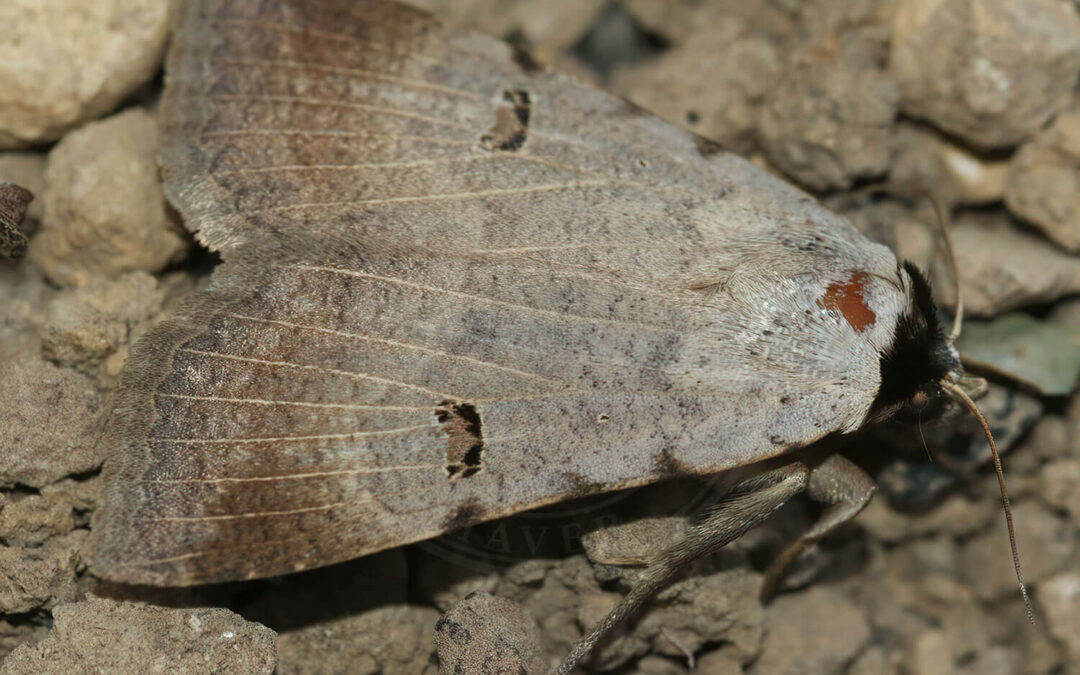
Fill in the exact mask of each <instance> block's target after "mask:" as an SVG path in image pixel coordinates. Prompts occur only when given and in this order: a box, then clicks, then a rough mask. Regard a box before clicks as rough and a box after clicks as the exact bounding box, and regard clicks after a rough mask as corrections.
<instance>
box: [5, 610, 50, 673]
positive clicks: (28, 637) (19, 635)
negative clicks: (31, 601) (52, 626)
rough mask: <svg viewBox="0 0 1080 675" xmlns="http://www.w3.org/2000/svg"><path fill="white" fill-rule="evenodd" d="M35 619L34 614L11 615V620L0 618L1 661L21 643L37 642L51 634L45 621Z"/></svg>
mask: <svg viewBox="0 0 1080 675" xmlns="http://www.w3.org/2000/svg"><path fill="white" fill-rule="evenodd" d="M35 619H36V617H34V615H33V614H29V615H23V616H19V617H11V620H10V621H9V620H6V619H0V663H2V662H3V660H4V658H5V657H6V656H7V655H8V654H10V653H11V651H12V650H13V649H15V648H16V647H18V646H19V645H21V644H23V643H32V642H37V641H38V640H42V639H44V638H45V636H47V635H48V634H49V627H48V626H46V625H45V622H44V621H41V620H35ZM0 667H2V666H0Z"/></svg>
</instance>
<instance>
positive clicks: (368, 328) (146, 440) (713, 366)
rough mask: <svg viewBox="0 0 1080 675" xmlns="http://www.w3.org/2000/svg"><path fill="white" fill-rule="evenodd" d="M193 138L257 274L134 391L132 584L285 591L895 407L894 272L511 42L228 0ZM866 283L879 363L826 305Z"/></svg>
mask: <svg viewBox="0 0 1080 675" xmlns="http://www.w3.org/2000/svg"><path fill="white" fill-rule="evenodd" d="M162 119H163V126H164V149H163V153H162V160H163V171H164V173H165V177H166V191H167V193H168V195H169V197H170V199H171V200H172V202H173V203H174V205H175V206H176V207H177V208H178V209H179V210H180V212H181V213H182V215H183V216H184V218H185V221H186V223H187V224H188V226H189V227H191V228H192V229H193V230H195V231H196V232H197V234H198V236H199V237H200V238H201V240H202V241H204V242H205V243H206V244H208V245H209V246H210V247H212V248H214V249H218V250H220V251H221V252H222V255H223V257H224V259H225V264H224V265H222V267H221V268H220V269H219V270H218V271H217V272H216V273H215V275H214V278H213V282H212V285H211V288H209V289H208V290H207V291H205V292H203V293H201V294H199V295H198V296H197V297H195V298H193V299H192V300H190V301H189V302H188V303H187V304H186V305H184V307H183V308H181V309H180V310H179V311H178V313H177V314H176V315H175V316H174V317H172V318H171V319H169V320H167V321H165V322H164V323H163V324H162V325H160V326H159V327H158V328H156V329H155V330H154V331H153V332H152V333H151V334H150V335H149V336H148V337H147V338H146V339H144V340H143V341H142V342H140V344H139V345H138V346H137V348H136V349H135V350H134V352H133V355H132V357H131V360H130V362H129V364H128V367H127V370H126V373H125V376H124V378H123V382H122V386H121V389H120V391H119V393H118V394H117V400H116V404H115V409H114V413H113V416H112V422H111V426H110V431H109V434H108V440H107V442H108V443H109V445H110V447H109V452H110V456H109V459H108V462H107V466H106V472H107V474H108V477H107V484H108V487H107V494H106V499H105V504H104V506H103V508H102V509H101V511H100V512H99V515H98V521H97V523H96V524H95V528H94V537H95V541H94V557H93V561H92V564H93V566H94V569H95V571H96V572H97V573H99V574H101V575H103V576H106V577H109V578H113V579H117V580H122V581H129V582H140V583H154V584H189V583H200V582H206V581H218V580H227V579H237V578H250V577H256V576H266V575H271V574H279V573H283V572H289V571H293V570H296V569H303V568H305V567H313V566H318V565H324V564H328V563H332V562H336V561H340V560H345V559H348V558H352V557H356V556H359V555H363V554H365V553H370V552H374V551H378V550H381V549H384V548H389V547H393V546H398V545H402V544H405V543H408V542H412V541H416V540H420V539H424V538H427V537H431V536H435V535H437V534H439V533H441V532H444V531H446V530H447V529H451V528H453V527H456V526H458V525H461V524H464V523H467V522H474V521H478V520H484V519H490V518H494V517H498V516H500V515H505V514H509V513H513V512H515V511H520V510H523V509H527V508H532V507H535V506H539V505H542V504H546V503H551V502H554V501H557V500H560V499H564V498H566V497H568V496H572V495H580V494H586V493H590V492H597V491H603V490H611V489H616V488H619V487H624V486H628V485H634V484H641V483H645V482H649V481H653V480H657V479H659V478H662V477H663V476H665V475H668V474H670V473H671V472H672V471H682V472H705V471H716V470H719V469H722V468H725V467H730V466H734V465H738V464H743V463H747V462H750V461H754V460H756V459H760V458H764V457H767V456H770V455H773V454H776V453H778V452H782V451H783V450H784V449H786V448H790V447H792V446H795V445H800V444H803V443H806V442H809V441H811V440H813V439H815V438H818V437H820V436H822V435H824V434H825V433H828V432H830V431H834V430H846V429H850V428H853V427H855V426H858V424H859V423H861V421H862V419H863V417H864V416H865V414H866V410H867V408H868V407H869V404H870V399H871V398H872V395H873V392H874V391H875V390H876V387H877V379H876V378H877V360H876V352H875V351H874V350H875V348H876V346H877V345H878V344H879V343H880V342H881V341H882V340H883V339H884V337H883V336H885V335H886V334H887V333H888V332H889V331H890V330H891V323H892V322H894V321H895V314H896V311H897V310H898V308H899V306H898V305H897V302H896V298H895V297H894V296H896V295H897V292H896V291H895V290H893V289H892V286H893V285H896V284H898V283H900V281H899V280H897V281H895V282H893V281H889V279H890V278H891V277H890V275H892V276H895V274H896V262H895V259H893V257H892V255H891V254H890V253H888V251H886V250H885V249H882V248H881V247H876V246H874V245H871V244H869V243H868V242H866V241H865V240H863V239H862V238H861V237H860V236H859V235H857V234H856V233H855V232H854V231H853V230H851V229H850V228H849V227H848V226H847V225H845V224H843V223H841V222H839V221H837V220H835V219H834V217H833V216H831V215H829V214H828V213H827V212H826V211H824V210H823V209H821V208H820V207H819V206H817V205H816V204H815V203H813V202H812V200H810V199H809V198H807V197H806V196H805V195H803V194H801V193H799V192H797V191H795V190H793V189H792V188H789V187H787V186H785V185H783V184H782V183H780V182H778V181H776V180H774V179H772V178H769V177H768V176H766V175H764V174H762V173H761V172H758V171H756V170H754V169H753V168H752V167H750V166H749V165H748V164H746V163H744V162H742V161H741V160H739V159H738V158H736V157H733V156H731V155H728V154H725V153H720V152H718V151H717V150H716V149H715V148H714V147H712V146H710V145H708V144H706V143H703V142H700V141H698V140H697V139H695V138H693V137H692V136H690V135H688V134H686V133H684V132H681V131H679V130H677V129H674V128H672V127H670V126H667V125H665V124H663V123H661V122H659V121H657V120H655V119H654V118H652V117H650V116H648V115H644V114H642V113H641V112H639V111H637V110H635V109H634V108H632V107H631V106H629V105H628V104H626V103H624V102H621V101H619V100H617V99H614V98H611V97H608V96H606V95H604V94H601V93H599V92H597V91H595V90H592V89H590V88H588V87H586V86H584V85H581V84H578V83H576V82H574V81H572V80H570V79H567V78H564V77H561V76H558V75H555V74H551V73H549V72H547V71H544V70H540V69H537V68H535V66H534V65H533V64H532V63H531V62H530V61H528V60H527V59H523V58H516V55H515V53H514V52H513V51H512V50H511V48H509V47H507V46H505V45H503V44H501V43H499V42H497V41H495V40H492V39H490V38H485V37H483V36H477V35H474V34H469V33H456V32H453V31H449V30H446V29H444V28H442V27H441V26H440V25H439V24H438V23H437V22H436V21H435V20H434V19H432V18H430V17H428V16H427V15H425V14H422V13H420V12H416V11H414V10H411V9H408V8H404V7H402V6H399V5H396V4H392V3H387V2H376V1H373V0H360V1H356V2H344V1H332V0H320V1H316V0H276V1H273V2H269V1H266V2H260V1H257V0H234V1H231V2H230V1H221V2H211V1H210V0H194V1H191V2H188V3H187V4H186V6H185V8H184V10H183V18H182V22H181V25H180V28H179V31H178V34H177V36H176V39H175V41H174V45H173V48H172V52H171V55H170V58H169V63H168V74H167V91H166V96H165V100H164V101H163V104H162ZM852 269H856V270H865V271H867V272H869V273H871V274H872V275H874V278H875V279H884V280H885V281H883V282H880V286H881V288H877V289H876V290H874V289H871V290H873V292H872V293H870V296H872V299H873V302H872V306H873V308H874V316H875V317H876V323H875V324H874V325H873V326H871V328H870V329H868V330H866V331H865V332H863V333H860V335H859V336H857V339H856V336H855V335H854V334H853V333H851V331H852V328H851V326H848V325H847V324H845V323H844V322H843V321H842V319H841V318H839V317H838V316H837V313H836V312H833V311H830V310H828V309H827V308H826V307H824V306H823V305H822V304H821V300H820V299H821V297H822V293H824V289H825V288H827V287H828V284H829V283H836V281H837V279H842V278H846V275H848V274H849V273H848V270H852ZM703 288H707V289H711V290H708V291H703V290H702V289H703ZM838 392H842V393H844V394H846V396H839V397H838V396H836V394H837V393H838ZM838 402H839V403H838Z"/></svg>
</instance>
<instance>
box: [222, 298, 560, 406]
mask: <svg viewBox="0 0 1080 675" xmlns="http://www.w3.org/2000/svg"><path fill="white" fill-rule="evenodd" d="M228 316H230V317H232V318H235V319H242V320H245V321H254V322H256V323H265V324H270V325H273V326H283V327H285V328H295V329H298V330H310V331H314V332H318V333H324V334H326V335H334V336H337V337H343V338H347V339H350V340H360V341H363V342H374V343H378V344H383V345H387V346H389V347H400V348H401V349H409V350H413V351H418V352H423V353H425V354H431V355H434V356H441V357H444V358H448V359H457V360H459V361H465V362H467V363H471V364H474V365H477V366H482V367H485V368H492V369H495V370H502V371H505V372H508V373H512V374H514V375H520V376H522V377H527V378H530V379H534V380H540V381H542V382H547V383H549V384H558V385H561V386H563V387H567V385H566V383H565V382H562V381H559V380H555V379H552V378H550V377H544V376H543V375H539V374H537V373H532V372H529V371H526V370H519V369H517V368H511V367H510V366H503V365H500V364H498V363H492V362H490V361H484V360H482V359H477V358H473V357H471V356H465V355H463V354H454V353H452V352H448V351H444V350H441V349H432V348H430V347H423V346H421V345H414V344H409V343H407V342H398V341H397V340H388V339H385V338H376V337H371V336H369V335H360V334H357V333H345V332H342V331H338V330H333V329H330V328H323V327H321V326H311V325H307V324H301V323H293V322H291V321H280V320H276V319H260V318H258V317H254V316H245V315H243V314H228ZM567 388H569V387H567Z"/></svg>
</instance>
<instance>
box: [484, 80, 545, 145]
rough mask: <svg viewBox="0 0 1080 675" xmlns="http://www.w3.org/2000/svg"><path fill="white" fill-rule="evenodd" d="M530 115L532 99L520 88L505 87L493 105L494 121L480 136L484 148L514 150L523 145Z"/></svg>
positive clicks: (526, 137) (526, 136)
mask: <svg viewBox="0 0 1080 675" xmlns="http://www.w3.org/2000/svg"><path fill="white" fill-rule="evenodd" d="M531 116H532V99H531V98H530V97H529V92H527V91H524V90H522V89H507V90H506V91H504V92H503V95H502V100H501V101H499V102H498V103H497V104H496V106H495V123H494V124H492V126H491V128H490V129H488V130H487V132H486V133H485V134H484V135H483V136H481V137H480V145H481V146H482V147H483V148H484V149H486V150H502V151H504V152H514V151H516V150H519V149H520V148H521V146H523V145H525V141H526V140H527V139H528V133H529V118H530V117H531Z"/></svg>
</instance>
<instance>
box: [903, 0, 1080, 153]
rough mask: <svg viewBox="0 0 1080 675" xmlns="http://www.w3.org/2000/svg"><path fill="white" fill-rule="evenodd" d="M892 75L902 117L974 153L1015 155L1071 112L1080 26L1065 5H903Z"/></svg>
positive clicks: (1031, 0) (985, 1)
mask: <svg viewBox="0 0 1080 675" xmlns="http://www.w3.org/2000/svg"><path fill="white" fill-rule="evenodd" d="M890 66H891V70H892V72H893V74H894V75H895V77H896V81H897V83H898V84H899V87H900V97H901V103H900V107H901V108H902V109H903V110H904V112H906V113H908V114H909V115H912V116H913V117H919V118H923V119H926V120H929V121H930V122H932V123H933V124H935V125H936V126H938V127H940V128H941V129H944V130H945V131H947V132H949V133H951V134H955V135H957V136H959V137H961V138H963V139H964V140H967V141H969V142H971V143H973V144H975V145H977V146H980V147H984V148H998V147H1008V146H1013V145H1016V144H1018V143H1020V142H1022V141H1024V140H1025V139H1027V138H1028V137H1030V136H1031V135H1032V134H1034V133H1035V132H1037V131H1038V130H1039V129H1040V128H1041V127H1042V126H1043V124H1044V123H1045V122H1046V121H1047V120H1049V119H1051V118H1053V116H1054V115H1056V114H1057V113H1058V112H1060V111H1061V110H1063V109H1064V108H1065V106H1066V105H1068V103H1069V97H1070V96H1071V91H1072V87H1073V84H1075V82H1076V79H1077V74H1078V73H1080V18H1077V14H1076V9H1075V8H1074V7H1072V6H1070V5H1069V3H1067V2H1062V1H1061V0H980V1H979V2H972V1H971V0H903V2H900V3H899V5H898V7H897V11H896V15H895V17H894V21H893V36H892V58H891V60H890Z"/></svg>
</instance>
